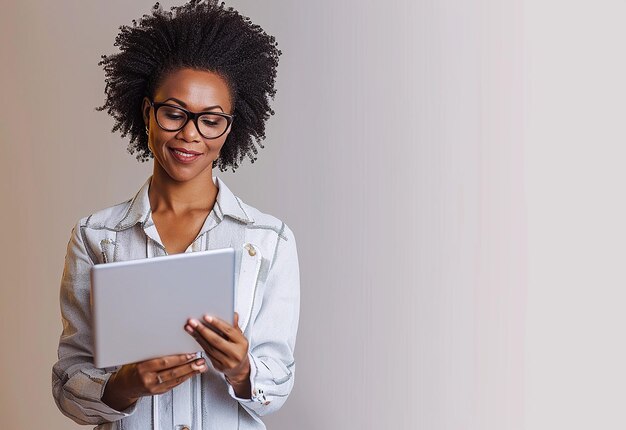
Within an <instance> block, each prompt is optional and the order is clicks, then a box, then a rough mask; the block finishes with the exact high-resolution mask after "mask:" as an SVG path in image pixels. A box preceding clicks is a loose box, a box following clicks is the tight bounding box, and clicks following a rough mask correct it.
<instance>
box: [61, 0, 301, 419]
mask: <svg viewBox="0 0 626 430" xmlns="http://www.w3.org/2000/svg"><path fill="white" fill-rule="evenodd" d="M116 44H117V45H118V46H120V49H121V52H120V53H118V54H114V55H111V56H108V57H107V56H105V57H104V58H103V61H102V62H101V64H102V65H104V69H105V72H106V76H107V86H106V96H107V99H106V102H105V104H104V106H102V107H101V108H100V109H101V110H106V111H107V112H108V113H109V114H111V115H112V116H113V117H114V118H115V120H116V126H115V127H114V130H121V132H122V135H123V136H126V135H129V136H130V144H129V151H130V152H131V153H135V152H136V153H137V158H138V159H139V160H143V161H145V160H148V159H150V158H152V159H153V160H154V164H153V174H152V176H151V177H150V178H148V180H147V181H146V183H145V184H144V186H143V187H142V188H141V189H140V190H139V192H138V193H137V194H136V195H135V197H134V198H132V199H130V200H128V201H127V202H124V203H121V204H119V205H116V206H113V207H110V208H107V209H104V210H102V211H99V212H97V213H94V214H92V215H90V216H88V217H85V218H83V219H81V220H80V221H79V222H78V223H77V225H76V226H75V228H74V230H73V232H72V235H71V239H70V242H69V244H68V248H67V255H66V259H65V270H64V272H63V277H62V281H61V296H60V298H61V314H62V318H63V332H62V334H61V338H60V341H59V354H58V358H59V359H58V361H57V362H56V364H55V365H54V367H53V372H52V388H53V394H54V398H55V400H56V402H57V405H58V407H59V409H60V410H61V411H62V412H63V413H64V414H65V415H67V416H68V417H70V418H72V419H73V420H74V421H76V422H77V423H80V424H99V426H98V428H99V429H114V428H124V429H146V428H148V427H149V426H152V427H153V428H176V429H184V428H193V429H235V428H238V429H262V428H265V426H264V424H263V422H262V421H261V419H260V417H261V416H262V415H265V414H267V413H270V412H273V411H275V410H277V409H278V408H280V406H281V405H282V404H283V403H284V401H285V400H286V398H287V396H288V395H289V393H290V392H291V389H292V387H293V381H294V372H295V363H294V356H293V351H294V346H295V336H296V331H297V326H298V316H299V269H298V257H297V251H296V244H295V238H294V236H293V233H292V232H291V230H290V229H289V227H287V225H286V224H285V223H283V222H282V221H280V220H279V219H277V218H275V217H273V216H271V215H268V214H265V213H262V212H260V211H259V210H257V209H255V208H253V207H251V206H249V205H247V204H245V203H244V202H242V201H241V199H239V198H238V197H236V196H235V195H234V194H233V193H232V192H231V191H230V190H229V189H228V187H227V186H226V185H225V184H224V182H223V181H222V180H221V179H219V178H218V177H214V176H213V168H214V167H219V168H220V169H222V170H224V169H226V168H227V167H230V168H232V169H233V170H235V169H236V168H237V167H238V166H239V163H240V162H241V161H242V160H243V159H244V158H245V157H248V158H249V159H251V160H252V161H254V159H255V154H256V153H257V149H256V146H255V145H256V144H258V145H259V146H260V141H261V140H262V139H263V138H264V137H265V133H264V130H265V121H266V120H267V119H268V118H269V116H270V115H272V114H273V111H272V110H271V109H270V107H269V99H270V98H272V97H273V96H274V94H275V89H274V80H275V76H276V66H277V59H278V56H279V54H280V51H278V49H277V48H276V44H275V42H274V39H273V37H271V36H268V35H267V34H266V33H265V32H264V31H263V30H262V29H260V27H258V26H256V25H254V24H252V23H251V22H250V20H249V19H248V18H245V17H242V16H241V15H239V13H238V12H236V11H234V10H233V9H231V8H225V7H224V6H223V5H218V4H217V3H216V2H215V1H207V2H200V1H191V2H190V3H188V4H186V5H184V6H181V7H178V8H173V9H172V11H170V12H166V11H164V10H163V9H162V8H161V7H160V6H158V3H157V6H155V8H154V9H153V11H152V14H151V15H144V17H143V18H142V19H141V20H140V21H139V23H138V24H137V23H135V24H134V25H133V26H132V27H122V29H121V32H120V34H119V35H118V38H117V40H116ZM224 247H234V248H236V249H238V250H239V251H240V252H239V254H238V255H239V256H240V261H239V264H238V266H237V267H238V268H239V269H238V270H239V276H238V284H237V289H236V300H235V302H236V305H235V312H234V315H233V321H234V322H233V323H232V324H231V323H229V322H227V321H222V320H219V319H217V318H214V317H212V316H210V315H204V316H203V322H202V323H200V321H199V320H198V319H195V318H190V319H188V320H187V321H181V322H180V329H181V330H185V331H186V332H187V333H188V334H189V335H190V336H192V337H193V338H194V339H195V340H196V341H197V344H198V349H200V350H202V351H203V352H202V357H200V358H198V357H196V356H195V355H193V354H180V355H173V356H167V357H155V358H153V359H150V360H146V361H142V362H139V363H128V364H124V365H123V366H117V367H114V368H106V369H100V368H96V367H95V366H94V364H93V349H92V343H93V342H92V328H91V325H90V322H91V314H90V277H89V275H90V269H91V267H92V266H93V265H95V264H102V263H110V262H115V261H124V260H132V259H137V258H150V257H155V256H160V255H166V254H175V253H182V252H194V251H199V250H208V249H216V248H224ZM176 293H177V291H176V286H172V294H176ZM120 300H124V298H123V297H120ZM164 307H166V304H164ZM112 311H113V310H112ZM165 311H167V309H165ZM207 327H210V328H212V329H214V330H216V331H217V332H219V333H222V336H218V335H216V333H215V331H214V330H210V329H209V328H207Z"/></svg>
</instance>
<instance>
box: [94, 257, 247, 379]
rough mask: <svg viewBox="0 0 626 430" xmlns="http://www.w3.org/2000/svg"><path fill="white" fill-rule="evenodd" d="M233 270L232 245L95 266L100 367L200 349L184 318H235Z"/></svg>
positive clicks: (96, 347) (97, 360)
mask: <svg viewBox="0 0 626 430" xmlns="http://www.w3.org/2000/svg"><path fill="white" fill-rule="evenodd" d="M234 272H235V250H234V249H233V248H225V249H216V250H210V251H199V252H189V253H183V254H174V255H167V256H162V257H154V258H146V259H141V260H131V261H122V262H116V263H106V264H98V265H95V266H93V267H92V269H91V307H92V329H93V341H94V344H93V346H94V364H95V366H96V367H99V368H106V367H112V366H118V365H122V364H126V363H134V362H137V361H143V360H148V359H151V358H156V357H162V356H164V355H172V354H182V353H194V352H198V351H201V349H202V348H201V347H200V346H199V345H198V343H197V342H196V341H195V340H194V339H193V338H192V337H191V335H190V334H189V333H187V332H186V331H185V329H184V326H185V323H186V321H187V319H188V318H190V317H193V318H197V319H199V320H200V319H201V318H202V315H204V314H209V315H212V316H216V317H218V318H221V319H223V320H225V321H228V322H230V323H233V316H234V300H235V276H234V274H235V273H234Z"/></svg>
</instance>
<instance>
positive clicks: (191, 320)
mask: <svg viewBox="0 0 626 430" xmlns="http://www.w3.org/2000/svg"><path fill="white" fill-rule="evenodd" d="M198 324H199V323H198V321H196V320H194V319H190V320H189V325H190V326H192V327H193V328H196V327H198Z"/></svg>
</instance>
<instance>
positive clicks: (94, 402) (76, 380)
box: [64, 368, 138, 422]
mask: <svg viewBox="0 0 626 430" xmlns="http://www.w3.org/2000/svg"><path fill="white" fill-rule="evenodd" d="M112 374H113V372H103V370H102V369H97V368H91V369H81V370H79V371H78V372H76V373H75V374H74V375H73V376H72V377H71V378H69V379H68V381H67V382H66V383H65V386H64V391H65V392H66V393H67V395H68V397H69V398H71V399H72V400H74V402H75V404H76V405H77V406H78V407H79V409H80V412H82V414H83V415H85V416H87V417H93V416H94V415H97V416H99V417H102V418H103V419H104V420H106V421H108V422H113V421H118V420H120V419H122V418H125V417H127V416H129V415H131V414H132V413H133V412H135V409H136V408H137V403H138V402H135V403H134V404H133V405H132V406H129V407H128V408H126V409H125V410H123V411H118V410H116V409H113V408H112V407H110V406H109V405H107V404H106V403H104V402H103V401H102V396H103V395H104V389H105V387H106V384H107V382H108V381H109V379H110V378H111V375H112Z"/></svg>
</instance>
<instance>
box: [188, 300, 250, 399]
mask: <svg viewBox="0 0 626 430" xmlns="http://www.w3.org/2000/svg"><path fill="white" fill-rule="evenodd" d="M234 319H235V323H234V325H230V324H228V323H227V322H226V321H223V320H221V319H219V318H214V317H211V316H209V315H204V317H203V322H200V321H198V320H196V319H193V318H190V319H189V320H187V324H186V325H185V330H186V331H187V333H189V334H190V335H191V336H193V338H194V339H195V340H196V341H197V342H198V343H199V344H200V346H201V347H202V349H204V352H206V354H207V356H208V357H209V359H210V360H211V363H212V364H213V367H215V369H217V370H218V371H220V372H222V373H224V376H226V379H227V380H228V382H229V383H230V384H231V385H232V386H233V388H234V390H235V393H236V394H237V396H239V397H242V398H250V360H249V359H248V339H246V337H245V336H244V335H243V333H242V331H241V329H240V328H239V314H238V313H237V312H235V318H234ZM207 325H208V326H209V327H207ZM212 329H214V330H212ZM215 330H217V331H218V332H216V331H215ZM218 333H222V334H218Z"/></svg>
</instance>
